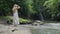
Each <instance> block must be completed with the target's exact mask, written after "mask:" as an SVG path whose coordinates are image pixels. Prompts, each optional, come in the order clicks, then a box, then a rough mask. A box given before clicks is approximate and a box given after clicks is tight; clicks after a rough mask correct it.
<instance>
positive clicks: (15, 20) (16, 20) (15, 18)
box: [13, 10, 19, 25]
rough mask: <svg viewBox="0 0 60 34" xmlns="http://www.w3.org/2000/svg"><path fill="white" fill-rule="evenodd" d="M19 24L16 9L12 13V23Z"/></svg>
mask: <svg viewBox="0 0 60 34" xmlns="http://www.w3.org/2000/svg"><path fill="white" fill-rule="evenodd" d="M18 24H19V17H18V11H17V10H16V11H15V12H14V13H13V25H18Z"/></svg>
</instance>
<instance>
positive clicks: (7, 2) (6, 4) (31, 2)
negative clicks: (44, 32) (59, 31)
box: [0, 0, 60, 21]
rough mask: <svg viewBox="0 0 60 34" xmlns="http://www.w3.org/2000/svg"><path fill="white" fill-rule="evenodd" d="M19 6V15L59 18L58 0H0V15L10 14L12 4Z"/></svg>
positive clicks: (43, 18)
mask: <svg viewBox="0 0 60 34" xmlns="http://www.w3.org/2000/svg"><path fill="white" fill-rule="evenodd" d="M15 3H16V4H18V5H20V6H21V8H20V9H19V17H22V18H27V19H34V20H57V21H59V20H60V18H59V17H60V0H0V16H12V10H11V9H12V7H13V5H14V4H15Z"/></svg>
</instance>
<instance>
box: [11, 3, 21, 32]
mask: <svg viewBox="0 0 60 34" xmlns="http://www.w3.org/2000/svg"><path fill="white" fill-rule="evenodd" d="M19 8H20V6H18V5H17V4H14V6H13V8H12V11H13V27H14V29H13V30H12V31H15V30H16V26H17V25H18V24H19V17H18V9H19Z"/></svg>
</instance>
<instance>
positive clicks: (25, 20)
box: [0, 16, 31, 24]
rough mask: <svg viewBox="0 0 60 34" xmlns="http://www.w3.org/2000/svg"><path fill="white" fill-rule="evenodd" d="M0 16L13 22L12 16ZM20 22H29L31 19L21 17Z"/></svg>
mask: <svg viewBox="0 0 60 34" xmlns="http://www.w3.org/2000/svg"><path fill="white" fill-rule="evenodd" d="M0 18H1V19H5V20H6V21H7V22H9V23H12V22H13V17H12V16H1V17H0ZM19 22H20V23H22V24H28V23H30V22H31V20H29V19H23V18H19Z"/></svg>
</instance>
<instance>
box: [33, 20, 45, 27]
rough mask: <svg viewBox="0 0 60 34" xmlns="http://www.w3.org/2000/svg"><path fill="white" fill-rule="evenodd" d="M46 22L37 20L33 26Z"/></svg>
mask: <svg viewBox="0 0 60 34" xmlns="http://www.w3.org/2000/svg"><path fill="white" fill-rule="evenodd" d="M43 23H44V22H42V21H40V20H36V21H35V22H33V24H32V25H36V26H37V25H42V24H43Z"/></svg>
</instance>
